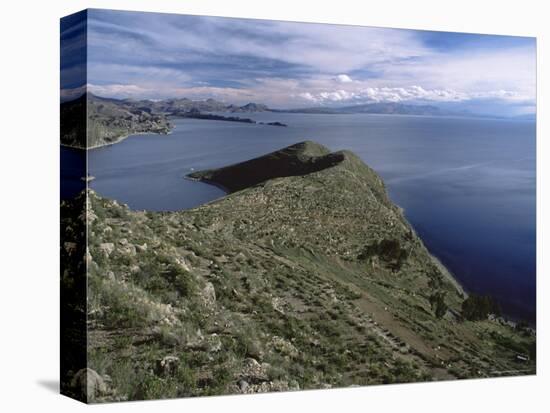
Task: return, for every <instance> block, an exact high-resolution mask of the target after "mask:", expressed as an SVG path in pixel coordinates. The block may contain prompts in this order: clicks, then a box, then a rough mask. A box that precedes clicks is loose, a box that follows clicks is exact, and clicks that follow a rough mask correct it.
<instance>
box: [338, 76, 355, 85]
mask: <svg viewBox="0 0 550 413" xmlns="http://www.w3.org/2000/svg"><path fill="white" fill-rule="evenodd" d="M336 80H337V81H338V82H341V83H351V82H353V80H352V79H351V77H349V76H348V75H346V74H341V75H338V76H336Z"/></svg>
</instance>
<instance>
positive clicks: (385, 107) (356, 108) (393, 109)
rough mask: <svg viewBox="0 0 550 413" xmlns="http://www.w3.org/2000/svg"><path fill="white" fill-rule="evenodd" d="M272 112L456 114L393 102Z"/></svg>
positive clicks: (435, 108)
mask: <svg viewBox="0 0 550 413" xmlns="http://www.w3.org/2000/svg"><path fill="white" fill-rule="evenodd" d="M273 111H274V112H285V113H313V114H345V113H368V114H386V115H424V116H444V115H450V114H457V113H456V112H450V111H445V110H442V109H440V108H438V107H437V106H432V105H408V104H403V103H395V102H379V103H365V104H360V105H351V106H339V107H326V106H323V107H320V106H317V107H311V108H300V109H285V110H273Z"/></svg>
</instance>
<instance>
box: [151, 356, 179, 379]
mask: <svg viewBox="0 0 550 413" xmlns="http://www.w3.org/2000/svg"><path fill="white" fill-rule="evenodd" d="M179 364H180V359H179V358H178V357H176V356H165V357H163V358H161V359H159V360H157V362H156V364H155V373H156V374H157V375H158V376H163V377H168V376H173V375H174V374H176V372H177V370H178V366H179Z"/></svg>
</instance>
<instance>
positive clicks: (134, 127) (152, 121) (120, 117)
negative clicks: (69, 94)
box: [61, 93, 172, 148]
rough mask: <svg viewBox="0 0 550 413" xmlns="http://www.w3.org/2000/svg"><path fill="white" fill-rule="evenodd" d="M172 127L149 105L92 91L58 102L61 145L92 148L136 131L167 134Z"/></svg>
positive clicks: (110, 142) (115, 140) (136, 132)
mask: <svg viewBox="0 0 550 413" xmlns="http://www.w3.org/2000/svg"><path fill="white" fill-rule="evenodd" d="M75 115H76V116H75ZM171 128H172V126H171V124H170V122H169V121H168V119H167V118H166V116H164V115H161V114H155V113H152V112H151V111H150V109H149V108H146V107H137V106H134V105H129V104H126V103H124V102H123V101H119V100H115V99H107V98H101V97H98V96H95V95H93V94H91V93H87V94H85V95H82V96H81V97H80V98H78V99H76V100H74V101H70V102H65V103H62V104H61V144H63V145H67V146H72V147H77V148H94V147H98V146H104V145H110V144H113V143H116V142H119V141H121V140H122V139H124V138H126V137H127V136H129V135H134V134H138V133H159V134H167V133H169V132H170V130H171Z"/></svg>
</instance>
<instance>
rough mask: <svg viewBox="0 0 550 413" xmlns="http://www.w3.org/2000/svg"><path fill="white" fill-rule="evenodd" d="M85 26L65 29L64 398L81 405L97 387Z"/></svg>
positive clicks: (78, 20)
mask: <svg viewBox="0 0 550 413" xmlns="http://www.w3.org/2000/svg"><path fill="white" fill-rule="evenodd" d="M86 24H87V12H86V11H82V12H79V13H76V14H73V15H70V16H67V17H65V18H63V19H61V25H60V31H61V45H60V46H61V61H60V68H61V79H60V80H61V90H62V91H63V92H62V93H61V106H60V132H61V134H60V135H61V136H60V143H61V154H60V155H61V156H60V162H61V165H60V167H61V170H60V175H61V176H60V178H61V186H60V188H61V191H60V192H61V193H60V195H61V196H60V198H61V199H60V244H61V245H60V250H61V251H60V259H61V262H60V264H61V265H60V270H61V274H60V275H61V280H60V297H61V337H60V343H61V354H60V359H61V372H60V377H61V380H60V381H61V393H62V394H64V395H66V396H69V397H73V398H75V399H77V400H80V401H82V402H87V399H88V387H89V385H93V383H92V381H91V380H89V374H88V370H87V368H86V367H87V356H86V343H87V336H86V266H87V263H86V252H87V248H86V217H87V215H86V176H87V175H86V149H85V147H86V104H85V100H83V99H82V98H81V97H78V94H79V93H80V94H81V93H82V92H83V91H84V88H85V87H86ZM75 97H76V98H77V99H76V100H75V99H74V98H75Z"/></svg>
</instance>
